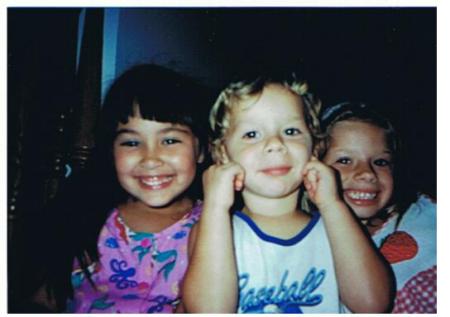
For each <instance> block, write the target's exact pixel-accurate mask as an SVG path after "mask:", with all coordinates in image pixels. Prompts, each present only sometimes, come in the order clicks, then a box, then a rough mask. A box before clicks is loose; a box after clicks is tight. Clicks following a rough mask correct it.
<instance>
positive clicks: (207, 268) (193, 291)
mask: <svg viewBox="0 0 450 317" xmlns="http://www.w3.org/2000/svg"><path fill="white" fill-rule="evenodd" d="M239 173H241V169H240V167H238V166H237V165H235V164H232V163H229V164H225V165H220V166H219V165H215V166H212V167H210V168H209V169H208V170H207V171H206V172H205V174H204V176H203V182H204V187H205V201H204V205H203V212H202V216H201V218H200V221H199V223H198V224H197V226H196V227H194V228H193V231H192V233H191V237H190V238H191V239H190V241H189V243H190V246H189V248H191V249H192V257H191V259H190V264H189V268H188V271H187V273H186V277H185V280H184V284H183V302H184V305H185V307H186V310H187V311H188V312H190V313H235V312H236V307H237V298H238V282H237V270H236V261H235V256H234V248H233V235H232V226H231V216H230V211H229V209H230V207H231V205H232V204H233V200H234V188H235V186H234V183H235V181H236V178H239V177H240V176H238V174H239ZM240 182H242V181H240ZM194 240H195V241H194Z"/></svg>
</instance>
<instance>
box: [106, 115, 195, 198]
mask: <svg viewBox="0 0 450 317" xmlns="http://www.w3.org/2000/svg"><path fill="white" fill-rule="evenodd" d="M200 161H201V156H199V153H198V141H197V139H196V137H195V136H194V135H193V133H192V131H191V129H190V128H189V127H187V126H185V125H180V124H173V123H161V122H158V121H152V120H144V119H142V118H141V117H140V116H135V117H132V118H130V119H129V120H128V122H127V123H125V124H122V123H119V125H118V127H117V136H116V139H115V141H114V163H115V168H116V172H117V178H118V180H119V183H120V185H121V186H122V187H123V188H124V189H125V190H126V191H127V192H128V193H129V194H130V195H131V196H133V197H134V198H136V199H137V200H138V201H140V202H142V203H143V204H145V205H146V206H149V207H164V206H168V205H170V204H172V203H174V202H176V201H177V200H178V198H180V197H181V196H183V195H182V194H183V193H184V192H185V191H186V190H187V188H188V187H189V186H190V185H191V183H192V182H193V180H194V177H195V173H196V163H197V162H200Z"/></svg>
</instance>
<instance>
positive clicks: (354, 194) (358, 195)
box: [345, 190, 377, 200]
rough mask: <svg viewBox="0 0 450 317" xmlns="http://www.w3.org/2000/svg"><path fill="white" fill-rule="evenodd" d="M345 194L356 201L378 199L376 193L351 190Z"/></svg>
mask: <svg viewBox="0 0 450 317" xmlns="http://www.w3.org/2000/svg"><path fill="white" fill-rule="evenodd" d="M345 193H346V195H347V196H348V197H349V198H351V199H354V200H373V199H375V198H376V197H377V193H376V192H365V191H356V190H349V191H346V192H345Z"/></svg>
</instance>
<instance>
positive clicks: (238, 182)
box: [234, 172, 244, 191]
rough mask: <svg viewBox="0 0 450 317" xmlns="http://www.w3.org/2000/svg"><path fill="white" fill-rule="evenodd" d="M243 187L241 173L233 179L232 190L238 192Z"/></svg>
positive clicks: (242, 174)
mask: <svg viewBox="0 0 450 317" xmlns="http://www.w3.org/2000/svg"><path fill="white" fill-rule="evenodd" d="M243 187H244V173H242V172H241V173H239V174H237V175H236V177H235V179H234V189H235V190H236V191H240V190H242V188H243Z"/></svg>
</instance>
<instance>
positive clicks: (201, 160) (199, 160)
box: [197, 151, 205, 164]
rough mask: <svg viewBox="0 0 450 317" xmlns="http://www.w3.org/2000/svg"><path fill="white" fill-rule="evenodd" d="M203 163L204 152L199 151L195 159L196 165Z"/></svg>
mask: <svg viewBox="0 0 450 317" xmlns="http://www.w3.org/2000/svg"><path fill="white" fill-rule="evenodd" d="M204 161H205V151H200V153H199V154H198V157H197V163H198V164H201V163H203V162H204Z"/></svg>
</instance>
